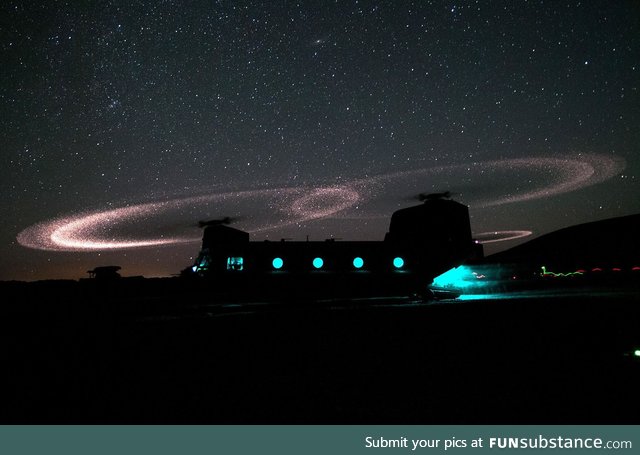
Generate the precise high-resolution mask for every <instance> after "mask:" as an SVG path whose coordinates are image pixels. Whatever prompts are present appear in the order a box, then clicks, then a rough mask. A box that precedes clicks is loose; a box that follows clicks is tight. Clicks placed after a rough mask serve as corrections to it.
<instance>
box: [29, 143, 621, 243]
mask: <svg viewBox="0 0 640 455" xmlns="http://www.w3.org/2000/svg"><path fill="white" fill-rule="evenodd" d="M624 166H625V163H624V161H623V160H621V159H618V158H614V157H609V156H603V155H581V156H578V157H576V158H548V157H537V158H517V159H507V160H495V161H484V162H473V163H466V164H460V165H450V166H437V167H430V168H422V169H416V170H411V171H401V172H395V173H389V174H383V175H377V176H372V177H368V178H364V179H357V180H353V181H351V182H348V183H345V184H342V185H324V186H319V187H285V188H277V189H268V190H262V189H258V190H247V191H236V192H223V193H216V194H208V195H202V196H193V197H183V198H175V199H172V200H169V201H161V202H152V203H144V204H136V205H130V206H126V207H121V208H116V209H111V210H106V211H100V212H92V213H81V214H76V215H72V216H68V217H63V218H56V219H53V220H50V221H46V222H43V223H38V224H35V225H33V226H31V227H29V228H27V229H25V230H24V231H22V232H21V233H20V234H18V237H17V240H18V242H19V243H20V244H21V245H22V246H25V247H29V248H35V249H41V250H54V251H92V250H111V249H122V248H141V247H157V246H163V245H172V244H178V243H185V242H194V241H197V240H198V239H199V238H200V232H199V231H197V230H196V231H194V230H193V229H191V230H187V229H183V230H182V232H179V233H178V234H172V233H171V232H170V231H171V229H167V230H166V231H162V223H163V220H164V219H165V218H169V215H173V217H174V218H175V219H178V220H180V222H181V223H182V224H185V223H184V220H185V219H191V220H192V219H194V217H197V216H201V214H202V213H209V212H210V213H211V216H220V215H224V216H239V217H241V218H245V219H244V220H243V221H242V222H241V223H239V225H238V227H239V228H241V229H244V230H246V231H248V232H253V233H255V232H261V231H267V230H270V229H275V228H279V227H283V226H287V225H291V224H295V223H303V222H305V221H312V220H317V219H322V218H329V217H334V216H343V217H345V218H360V217H362V218H366V217H367V216H369V217H370V216H372V213H376V214H379V213H380V212H384V213H385V214H386V215H385V216H388V215H389V213H391V211H393V210H395V209H397V208H398V206H400V203H399V202H398V200H399V199H400V198H401V197H402V196H406V195H407V194H408V193H409V192H410V191H411V192H415V191H416V190H417V191H420V192H422V191H424V190H429V189H431V190H432V191H435V192H437V191H442V189H443V188H442V185H444V184H445V183H446V182H447V181H448V182H451V181H460V182H462V188H463V189H462V190H460V191H455V188H454V192H457V193H460V194H461V195H462V196H463V202H467V203H469V202H471V204H470V205H471V207H472V208H485V207H491V206H497V205H502V204H507V203H514V202H522V201H529V200H533V199H539V198H543V197H550V196H554V195H558V194H562V193H567V192H570V191H574V190H577V189H581V188H585V187H587V186H590V185H594V184H596V183H600V182H602V181H605V180H607V179H609V178H611V177H613V176H614V175H616V174H617V173H619V172H620V171H621V170H622V169H624ZM531 172H542V173H543V175H544V176H545V177H546V178H547V180H549V179H550V180H551V181H550V182H549V181H547V182H544V181H539V180H538V179H535V178H532V177H531V176H530V175H528V176H527V175H525V174H526V173H531ZM501 173H502V177H503V178H504V177H506V176H509V177H510V178H513V177H514V174H515V177H516V180H518V178H519V177H521V179H520V181H521V183H520V184H517V185H509V186H508V189H507V190H506V191H501V192H500V193H499V194H484V193H483V191H482V188H483V187H484V186H490V185H491V181H492V180H497V179H499V178H500V177H501ZM521 174H522V175H521ZM438 179H440V180H438ZM443 179H444V180H443ZM483 179H484V181H483ZM436 185H440V187H436ZM465 185H466V187H465ZM474 186H475V188H474ZM503 186H504V185H503V184H501V185H500V188H502V187H503ZM523 188H524V189H523ZM445 189H446V188H445ZM465 193H466V194H465ZM485 193H486V192H485ZM464 196H467V197H466V198H464ZM469 197H470V198H471V201H469V200H468V198H469ZM385 199H386V203H385ZM464 199H467V200H466V201H465V200H464ZM374 204H376V207H375V209H373V208H372V207H370V206H372V205H374ZM381 205H382V207H381ZM367 206H369V208H367ZM246 213H250V214H251V216H250V217H248V219H247V217H245V216H244V215H246ZM155 219H158V220H160V221H159V222H155V221H154V220H155ZM154 223H156V224H158V225H159V229H160V231H159V232H158V233H157V235H155V236H151V237H149V238H143V235H140V226H149V225H153V224H154ZM131 225H133V229H134V232H133V233H131V232H128V233H122V232H119V228H122V227H127V226H129V227H131ZM500 232H505V233H511V234H507V237H504V238H502V237H500V236H498V237H500V238H487V239H485V240H481V241H482V243H490V242H497V241H504V240H512V239H514V238H520V237H521V236H524V235H525V234H524V233H525V232H526V233H527V234H526V235H530V232H529V231H500ZM514 236H515V237H514Z"/></svg>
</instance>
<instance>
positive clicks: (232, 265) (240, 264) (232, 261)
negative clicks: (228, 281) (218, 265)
mask: <svg viewBox="0 0 640 455" xmlns="http://www.w3.org/2000/svg"><path fill="white" fill-rule="evenodd" d="M243 268H244V258H242V257H240V256H230V257H228V258H227V270H235V271H238V270H242V269H243Z"/></svg>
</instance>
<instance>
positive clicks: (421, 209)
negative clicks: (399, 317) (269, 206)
mask: <svg viewBox="0 0 640 455" xmlns="http://www.w3.org/2000/svg"><path fill="white" fill-rule="evenodd" d="M450 197H451V194H450V193H449V192H444V193H433V194H420V195H418V200H420V201H421V204H419V205H415V206H413V207H408V208H403V209H400V210H397V211H396V212H394V213H393V214H392V216H391V221H390V224H389V230H388V232H387V233H386V235H385V237H384V240H382V241H336V240H334V239H329V240H326V241H284V240H283V241H268V240H267V241H251V240H250V235H249V233H248V232H245V231H242V230H239V229H235V228H233V227H231V226H230V224H232V222H233V221H234V219H233V218H230V217H225V218H220V219H215V220H210V221H201V222H199V223H198V225H199V226H200V227H202V228H204V233H203V238H202V249H201V250H200V253H199V254H198V256H197V259H196V261H195V263H194V264H193V266H191V267H190V268H188V269H186V270H185V271H184V272H183V276H184V275H186V276H190V277H197V278H199V279H202V280H206V281H207V282H210V283H211V284H212V285H213V286H214V288H215V289H217V290H219V291H221V292H230V293H235V294H243V295H245V294H252V295H256V296H260V297H265V298H268V297H278V298H284V297H288V296H295V297H300V296H305V295H308V296H314V297H316V298H325V297H326V298H331V297H336V298H339V297H345V298H354V297H373V296H407V295H419V296H422V297H423V298H433V293H432V292H431V291H430V290H429V288H428V286H429V284H430V283H431V282H432V280H433V278H435V277H437V276H438V275H440V274H442V273H444V272H446V271H447V270H449V269H451V268H453V267H456V266H458V265H460V264H462V263H463V262H464V261H466V260H468V259H472V258H479V257H482V246H481V245H480V244H479V243H478V242H476V241H474V240H473V239H472V235H471V226H470V222H469V210H468V208H467V206H465V205H463V204H460V203H458V202H455V201H453V200H451V199H450Z"/></svg>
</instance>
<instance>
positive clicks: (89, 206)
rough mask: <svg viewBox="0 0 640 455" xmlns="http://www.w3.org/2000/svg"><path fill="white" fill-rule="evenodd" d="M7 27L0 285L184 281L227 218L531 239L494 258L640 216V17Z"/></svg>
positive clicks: (458, 5) (335, 7) (48, 21)
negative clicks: (423, 223) (414, 215)
mask: <svg viewBox="0 0 640 455" xmlns="http://www.w3.org/2000/svg"><path fill="white" fill-rule="evenodd" d="M0 21H1V22H0V24H1V25H0V52H1V67H2V70H1V71H0V78H1V80H0V109H1V118H2V122H1V124H0V160H1V165H0V173H1V174H0V175H1V179H0V189H1V191H2V194H3V195H4V203H3V204H2V206H1V207H0V210H1V211H0V216H1V217H2V229H1V231H0V279H1V280H10V279H20V280H36V279H48V278H73V279H77V278H80V277H85V276H86V270H88V269H91V268H93V267H95V266H98V265H120V266H122V267H123V269H122V274H123V275H145V276H169V275H171V274H175V273H179V271H180V270H182V269H183V268H185V267H186V266H188V265H190V264H191V263H192V261H193V258H194V257H195V256H196V255H197V253H198V250H199V246H200V245H199V241H198V239H199V236H200V235H201V231H199V230H198V228H197V227H196V223H197V221H198V220H200V219H206V218H212V217H218V216H233V217H234V218H235V219H236V221H237V224H236V225H237V227H239V228H242V229H246V230H249V231H250V232H251V233H252V238H255V239H274V240H278V239H280V238H285V237H286V238H294V239H300V240H302V239H304V238H306V236H307V235H309V236H310V238H311V239H312V240H314V239H315V240H323V239H325V238H328V237H331V236H333V237H335V238H340V239H344V240H374V239H382V238H383V236H384V233H385V232H386V229H387V226H388V219H389V216H390V214H391V213H392V212H393V210H396V209H397V208H401V207H406V206H409V205H411V204H413V203H415V202H416V201H415V200H412V196H415V195H416V194H418V193H421V192H433V191H446V190H449V191H451V192H452V193H454V198H455V199H456V200H458V201H460V202H462V203H465V204H467V205H469V207H470V213H471V217H472V218H471V222H472V229H473V231H474V233H475V234H478V235H480V237H482V238H484V239H489V240H491V239H494V240H495V239H499V238H501V237H508V236H509V235H508V233H503V234H500V233H499V234H495V236H494V237H491V235H490V234H487V233H489V232H502V231H514V230H517V231H520V232H523V231H524V232H531V235H530V236H529V237H527V238H520V239H517V240H507V241H501V242H493V243H490V244H489V243H487V244H486V246H485V251H487V252H488V253H491V252H494V251H499V250H500V249H504V248H508V247H510V246H513V245H515V244H517V243H518V242H522V241H524V240H527V239H528V238H533V237H535V236H537V235H541V234H544V233H546V232H550V231H553V230H555V229H558V228H561V227H565V226H569V225H573V224H577V223H581V222H587V221H594V220H598V219H604V218H609V217H613V216H621V215H627V214H632V213H638V212H640V198H639V197H638V195H640V150H639V149H638V147H639V144H640V98H639V93H638V89H639V86H640V3H638V2H634V1H624V0H619V1H611V0H604V1H598V0H593V1H582V2H580V1H570V0H567V1H562V2H561V1H545V2H542V1H460V2H451V1H449V2H441V1H416V2H410V1H397V2H396V1H387V2H374V1H372V2H368V1H337V2H330V1H297V2H296V1H277V2H276V1H265V2H241V1H193V2H179V1H171V0H167V1H126V2H125V1H117V0H106V1H96V2H61V1H42V2H34V1H28V0H27V1H19V2H14V1H4V2H2V5H0ZM60 229H62V230H63V231H60ZM60 238H62V240H60ZM52 239H54V240H56V239H57V240H56V241H52ZM56 242H57V243H56Z"/></svg>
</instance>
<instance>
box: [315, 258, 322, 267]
mask: <svg viewBox="0 0 640 455" xmlns="http://www.w3.org/2000/svg"><path fill="white" fill-rule="evenodd" d="M323 265H324V261H323V260H322V258H315V259H314V260H313V266H314V267H315V268H316V269H321V268H322V266H323Z"/></svg>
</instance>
